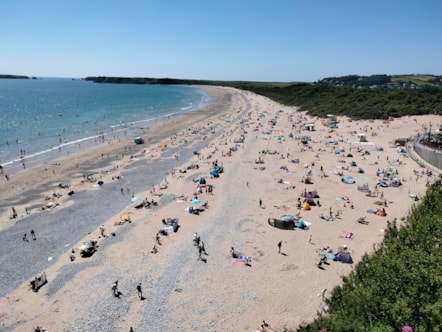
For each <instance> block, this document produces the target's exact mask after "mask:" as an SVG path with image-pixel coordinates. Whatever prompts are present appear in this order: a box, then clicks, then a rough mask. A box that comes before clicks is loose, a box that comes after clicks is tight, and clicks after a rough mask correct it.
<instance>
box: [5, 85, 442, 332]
mask: <svg viewBox="0 0 442 332" xmlns="http://www.w3.org/2000/svg"><path fill="white" fill-rule="evenodd" d="M214 89H215V90H214V91H215V92H216V91H218V92H219V94H218V96H219V99H218V103H217V104H216V105H213V106H212V108H211V110H206V111H201V112H200V113H199V114H193V113H191V114H189V115H188V116H186V117H185V118H182V119H181V118H180V119H174V120H173V121H170V122H168V123H164V124H159V125H158V126H157V127H155V131H156V133H157V134H156V135H155V136H154V137H152V140H151V141H150V142H146V144H144V146H143V147H139V149H135V148H134V146H133V145H131V149H130V150H127V148H128V145H127V144H126V145H125V144H124V143H123V142H121V144H116V142H114V143H111V144H109V145H105V147H107V148H108V151H109V156H107V153H106V152H105V153H104V154H105V158H100V154H101V151H100V149H99V147H97V148H96V149H94V150H90V151H88V153H87V156H86V155H85V156H84V158H85V159H81V160H80V157H79V156H76V158H77V159H76V158H74V157H73V156H71V159H70V160H65V161H63V162H62V163H61V165H57V166H54V168H55V170H56V172H55V175H54V174H52V175H51V169H48V171H46V172H45V171H44V170H43V167H42V169H41V170H40V172H37V171H36V170H29V171H30V173H28V174H33V175H28V176H27V177H25V176H21V175H20V174H17V176H16V177H14V178H15V179H14V178H12V179H11V181H16V182H15V185H16V186H17V188H8V189H9V190H8V191H7V193H6V192H5V191H4V190H2V191H1V194H0V195H2V197H1V198H6V196H5V195H6V194H7V195H8V196H7V197H9V198H8V199H7V201H8V202H9V203H11V202H12V201H11V199H12V198H13V197H20V195H26V196H28V197H26V198H25V197H23V204H28V202H29V197H30V198H32V199H34V201H35V202H39V199H41V197H40V195H41V194H44V193H50V192H51V191H52V190H53V188H55V187H56V186H57V183H58V181H59V180H60V182H64V181H61V180H66V179H70V180H71V181H70V182H69V183H71V184H72V187H71V189H73V190H74V191H75V194H74V195H73V196H72V197H67V195H66V191H64V190H60V192H61V193H62V194H63V196H62V197H61V198H60V199H58V200H56V201H57V202H59V203H60V206H59V207H57V208H55V209H49V210H46V211H41V212H35V213H31V214H30V215H23V210H22V209H23V207H24V206H25V205H23V204H22V205H17V206H22V209H19V210H21V211H20V213H19V214H20V216H19V219H18V222H16V223H15V225H9V226H8V227H9V228H8V227H6V228H7V229H6V228H5V229H4V230H3V231H2V232H1V233H0V237H2V241H0V243H2V244H3V245H5V246H7V247H8V248H11V247H14V248H17V250H16V252H13V253H11V255H10V256H11V257H7V256H9V255H5V256H4V257H2V261H1V262H0V263H1V264H2V266H4V267H5V270H6V272H3V271H2V272H0V276H1V277H2V278H0V279H1V280H2V282H3V283H5V285H4V287H0V289H2V294H1V298H0V308H2V309H1V310H0V313H2V315H3V316H2V318H0V326H2V327H3V328H4V329H5V331H19V330H23V329H30V328H32V327H33V326H36V325H40V326H41V325H43V326H44V327H45V328H47V329H48V330H63V329H68V330H70V331H83V330H85V329H95V330H97V329H101V330H109V331H118V330H129V327H130V326H133V327H134V328H135V330H140V331H144V330H149V331H165V330H169V331H176V330H186V331H217V330H228V331H255V330H256V329H257V328H258V326H259V324H260V322H262V319H265V320H268V321H270V322H271V324H272V327H273V328H274V329H275V330H276V329H282V328H283V327H295V326H298V325H299V324H301V323H302V321H304V320H307V321H308V320H310V319H312V318H313V317H314V315H315V314H316V312H317V311H318V310H320V308H321V303H322V302H321V298H320V297H318V296H317V294H318V292H320V291H321V289H323V288H327V289H329V291H330V290H331V289H332V288H333V286H335V285H337V284H340V283H341V278H342V277H343V276H345V275H347V274H348V273H350V272H351V270H352V268H353V266H354V265H351V264H341V263H337V262H330V264H329V265H325V268H324V269H318V267H317V266H316V263H317V260H318V251H317V250H319V248H320V247H324V246H330V248H333V249H336V248H338V247H342V246H343V245H344V244H345V245H346V246H347V245H348V250H349V252H350V253H351V255H352V257H353V260H354V261H355V263H357V262H358V261H359V260H360V258H361V257H362V256H363V255H364V254H365V253H369V252H371V251H372V250H373V245H375V244H376V243H378V242H380V241H382V233H381V232H380V229H383V228H384V227H385V225H386V222H387V220H392V218H395V219H397V220H398V222H399V223H401V222H402V220H403V218H406V216H407V213H408V212H409V209H410V208H411V207H412V206H413V204H415V203H414V202H413V201H412V200H411V199H410V198H409V197H408V196H409V194H410V193H414V194H418V195H422V194H423V193H424V192H425V188H426V187H425V181H426V180H427V178H426V177H425V176H424V175H422V176H421V175H420V174H419V176H416V173H415V171H416V169H415V168H417V167H418V166H417V164H415V162H413V161H412V160H411V158H408V157H407V156H406V155H403V154H399V153H397V152H396V147H394V145H393V146H392V145H391V144H390V142H391V141H392V138H393V137H396V136H403V135H404V136H410V135H411V134H416V133H418V132H419V130H420V125H421V124H422V123H424V122H427V121H440V119H441V117H437V116H436V117H435V116H423V117H417V120H418V121H417V122H416V123H414V122H413V121H409V119H408V118H401V119H395V121H394V122H392V123H391V124H389V125H385V124H383V123H382V122H381V121H374V122H372V123H369V122H366V121H350V120H348V119H345V118H342V119H341V123H340V128H339V129H337V130H334V131H329V129H327V128H325V127H322V126H321V119H315V118H313V119H308V120H309V121H310V122H312V123H315V124H316V125H317V130H316V131H315V132H307V131H304V130H303V129H302V123H303V118H304V117H307V118H309V117H308V116H306V114H305V113H299V112H297V111H296V108H290V107H284V106H281V105H279V104H276V103H274V102H272V101H270V100H268V99H267V98H264V97H262V96H258V95H254V94H252V93H250V92H244V91H239V90H233V89H229V88H214ZM280 110H282V111H280ZM270 120H275V122H276V124H271V122H273V121H270ZM292 125H293V127H292ZM364 125H367V126H368V127H372V129H370V130H371V131H372V132H373V133H376V135H374V136H372V137H373V140H374V141H375V142H378V143H379V144H380V145H382V146H383V147H384V151H378V150H377V149H376V148H375V147H366V148H365V149H366V150H369V152H370V154H368V155H367V154H365V153H363V152H364V151H359V149H358V145H352V144H349V143H350V142H353V141H354V140H355V136H354V132H357V131H358V130H359V128H362V127H364ZM172 127H173V128H172ZM177 128H180V129H179V130H178V129H177ZM187 128H191V130H187ZM175 129H176V130H175ZM189 131H190V133H189ZM192 132H196V133H198V134H192ZM289 133H295V137H294V138H290V137H289ZM299 135H309V136H311V141H310V143H309V144H310V146H311V147H309V148H306V147H304V145H303V144H301V141H300V139H299V138H298V136H299ZM328 136H332V137H333V138H334V139H335V140H336V141H337V142H339V143H338V145H337V147H340V146H342V147H343V149H344V150H345V154H341V155H337V154H335V152H334V151H335V149H336V146H334V145H330V144H328V143H327V141H328ZM367 136H368V135H367ZM165 137H168V138H169V140H168V141H167V143H168V144H167V147H166V148H163V149H160V148H159V147H158V145H159V143H161V142H163V141H164V140H165ZM240 137H244V140H243V142H242V143H235V141H237V140H238V139H239V138H240ZM280 138H281V139H280ZM126 143H128V142H126ZM129 143H130V142H129ZM232 146H236V147H237V149H236V150H235V151H234V152H229V151H230V150H231V149H230V148H231V147H232ZM125 147H126V149H125ZM143 148H144V149H143ZM144 150H146V151H144ZM147 150H149V151H147ZM263 150H274V151H276V153H275V154H263V153H262V151H263ZM195 152H197V154H196V153H195ZM350 152H351V153H352V154H353V157H346V155H347V154H348V153H350ZM121 154H123V155H124V156H121V157H120V155H121ZM116 156H117V157H118V159H117V158H116ZM349 158H351V159H349ZM389 158H391V159H389ZM294 159H299V161H298V162H297V163H294V162H292V160H294ZM257 160H261V161H262V163H257ZM342 160H343V161H344V163H343V162H341V161H342ZM350 161H355V162H356V163H357V165H358V166H359V167H363V168H364V169H365V173H362V174H361V173H358V172H357V167H356V168H352V167H349V166H350V165H349V164H350ZM213 162H217V163H220V164H221V165H222V166H223V167H224V173H222V174H220V177H219V178H211V177H210V175H209V172H210V170H211V168H212V166H213ZM76 163H78V164H79V167H78V168H77V167H75V164H76ZM67 164H70V165H67ZM196 164H198V165H199V167H198V168H188V167H190V166H191V165H196ZM392 165H394V167H396V168H397V169H398V170H399V176H400V178H401V180H402V181H403V186H401V187H398V188H393V187H388V188H381V189H379V190H378V189H377V190H376V194H377V196H376V197H372V198H367V196H366V195H365V193H363V192H361V191H359V190H358V189H357V187H358V186H361V185H363V184H365V183H367V185H368V186H370V188H371V189H372V190H374V187H375V183H376V181H377V179H378V176H377V174H376V172H377V169H379V168H380V169H384V168H386V167H390V166H392ZM58 166H60V167H58ZM284 167H285V168H284ZM338 167H339V169H340V170H342V171H343V172H345V173H347V174H348V175H352V176H353V177H354V178H355V179H356V182H357V183H356V184H353V185H350V184H344V183H343V182H342V181H341V180H340V177H339V176H336V175H335V174H334V173H332V170H334V169H338ZM341 167H342V168H341ZM104 168H109V169H111V170H112V171H110V172H106V173H100V172H99V171H100V170H102V169H104ZM180 169H183V170H186V172H185V173H184V172H183V173H182V172H180V171H179V170H180ZM85 170H94V171H97V172H98V173H96V177H97V179H101V180H103V182H104V184H103V186H102V187H100V186H97V185H95V184H94V183H89V182H83V183H80V180H81V179H82V172H84V171H85ZM308 171H311V173H312V175H311V177H312V180H313V184H306V183H304V182H302V181H303V179H304V178H305V176H306V174H305V173H306V172H308ZM45 173H49V174H46V175H45ZM43 175H45V176H43ZM117 175H119V176H121V179H118V180H115V179H112V177H114V178H115V176H117ZM435 175H436V174H435ZM29 177H32V179H29ZM39 177H43V178H39ZM200 177H205V178H206V179H207V181H208V183H209V184H212V185H213V186H214V192H213V194H210V193H205V192H204V191H203V192H202V193H201V194H198V195H197V196H198V197H200V198H201V200H202V201H206V200H207V201H208V205H209V208H208V209H206V210H205V211H203V212H202V213H201V214H200V215H193V214H189V212H188V211H187V208H188V207H189V206H191V203H190V201H191V200H192V199H193V197H194V195H195V191H196V190H197V187H196V185H197V184H196V183H195V182H194V180H195V179H198V178H200ZM31 180H32V181H35V183H31ZM280 180H282V181H280ZM3 184H4V183H3ZM3 184H2V185H3ZM160 185H161V186H162V187H163V188H164V189H161V186H160ZM120 189H122V191H121V192H120ZM57 190H58V189H57ZM305 190H317V191H318V193H319V196H320V197H319V199H317V200H320V201H321V205H320V206H319V205H318V204H317V205H315V206H312V207H311V210H303V209H301V210H299V209H298V208H297V206H296V205H297V203H296V201H297V197H298V196H299V195H300V194H302V193H303V192H304V191H305ZM123 192H124V193H123ZM160 194H161V195H160ZM381 195H382V196H381ZM132 196H137V197H140V199H141V200H142V199H145V198H146V199H147V200H151V199H153V200H155V201H158V202H159V205H158V207H154V208H152V209H141V210H137V209H134V205H135V203H134V202H132V201H131V198H133V197H132ZM177 197H180V199H177ZM181 197H187V200H185V199H183V198H181ZM381 198H382V200H385V201H386V202H388V207H387V208H386V209H387V212H388V216H387V217H378V216H375V215H374V214H371V213H368V212H367V209H374V208H375V207H376V200H381ZM2 201H4V199H2ZM261 201H262V205H261V204H258V202H261ZM353 205H354V207H353ZM329 211H333V214H334V215H335V214H336V213H339V216H340V217H339V218H338V217H336V219H335V220H334V221H331V222H325V221H324V220H321V219H320V218H319V216H320V215H321V214H325V215H327V214H328V213H329ZM297 213H300V215H301V217H302V219H303V220H305V221H307V222H309V223H310V224H311V226H310V228H309V229H308V230H300V229H297V230H294V231H287V230H281V229H276V228H273V227H271V226H269V225H268V223H267V219H268V218H270V217H276V218H279V217H280V216H281V215H283V214H291V215H296V214H297ZM121 214H127V215H130V217H131V220H132V222H131V223H125V224H124V225H115V222H116V221H117V220H119V218H120V215H121ZM363 215H365V216H366V217H367V220H368V221H369V224H367V225H362V224H359V223H356V222H355V220H356V219H357V218H359V217H361V216H363ZM1 216H2V219H1V220H2V222H4V219H3V217H4V216H5V214H2V215H1ZM165 217H177V218H179V222H180V227H179V230H178V232H176V233H172V234H169V235H168V236H164V237H163V236H162V237H161V245H158V244H157V246H158V250H159V252H158V253H157V254H152V253H151V252H150V250H151V248H152V246H153V245H154V244H155V235H156V233H157V232H158V230H159V229H161V228H162V227H163V225H162V222H161V219H162V218H165ZM101 224H103V225H105V228H106V234H107V236H106V237H105V238H102V237H100V232H99V229H98V227H99V226H100V225H101ZM37 226H38V227H39V228H38V229H37V228H36V233H37V240H36V241H31V242H30V243H24V242H23V241H22V240H21V234H22V232H23V231H26V230H29V229H30V228H31V227H37ZM343 231H349V232H352V233H353V234H354V235H355V236H354V238H353V239H346V238H343V237H342V235H341V234H342V232H343ZM194 232H198V234H200V236H201V239H202V240H203V241H204V243H205V247H206V249H207V253H208V255H205V256H203V258H204V259H205V261H203V260H199V259H197V258H198V250H197V249H196V248H195V246H193V244H192V237H193V233H194ZM112 233H115V236H113V235H111V234H112ZM91 238H96V239H97V240H98V241H99V247H98V251H97V252H96V253H95V254H94V255H93V256H92V257H90V258H81V257H79V256H78V255H77V253H75V255H76V256H78V257H77V258H76V260H75V261H74V262H71V261H70V260H69V255H70V251H71V248H78V245H79V244H81V242H82V241H86V240H89V239H91ZM279 242H281V243H282V249H281V252H282V254H280V253H278V247H277V244H278V243H279ZM231 247H234V248H235V250H236V251H237V252H238V253H239V254H241V255H244V256H248V257H251V258H252V260H251V264H250V266H245V265H244V262H241V261H237V260H233V259H232V257H231V256H230V248H231ZM49 255H50V256H49ZM48 256H49V257H48ZM50 257H52V258H51V260H50V261H48V258H50ZM13 267H15V270H14V269H13ZM43 270H44V271H45V272H46V273H47V275H48V280H49V283H48V284H47V285H45V286H43V287H42V289H41V290H40V291H39V292H38V293H33V292H32V291H30V290H29V289H28V283H27V282H26V281H25V279H27V278H28V277H26V276H32V275H33V274H34V273H38V272H41V271H43ZM116 279H118V280H119V281H120V283H119V285H120V286H119V288H120V290H121V292H122V293H123V295H122V297H121V298H120V299H115V298H114V297H113V296H112V294H111V292H110V291H109V289H110V286H111V284H112V282H113V281H115V280H116ZM139 282H141V283H142V285H143V290H144V291H145V297H146V301H141V302H140V300H139V298H137V296H136V292H135V291H134V289H135V286H136V285H137V284H138V283H139ZM3 289H6V290H7V291H6V292H5V291H4V290H3ZM86 299H87V301H85V300H86ZM35 308H39V309H38V310H36V309H35ZM251 308H253V309H251ZM152 321H155V324H154V325H152Z"/></svg>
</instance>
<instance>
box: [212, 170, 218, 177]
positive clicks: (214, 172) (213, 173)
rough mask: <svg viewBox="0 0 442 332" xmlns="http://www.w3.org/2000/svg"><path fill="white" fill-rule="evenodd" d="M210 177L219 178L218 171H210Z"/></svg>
mask: <svg viewBox="0 0 442 332" xmlns="http://www.w3.org/2000/svg"><path fill="white" fill-rule="evenodd" d="M210 175H211V176H214V177H218V176H219V175H218V172H217V171H216V169H212V170H211V171H210Z"/></svg>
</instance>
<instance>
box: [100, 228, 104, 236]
mask: <svg viewBox="0 0 442 332" xmlns="http://www.w3.org/2000/svg"><path fill="white" fill-rule="evenodd" d="M100 233H101V236H102V237H104V225H101V226H100Z"/></svg>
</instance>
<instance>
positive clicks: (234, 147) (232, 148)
mask: <svg viewBox="0 0 442 332" xmlns="http://www.w3.org/2000/svg"><path fill="white" fill-rule="evenodd" d="M237 150H238V148H237V147H236V146H232V147H231V148H230V151H237Z"/></svg>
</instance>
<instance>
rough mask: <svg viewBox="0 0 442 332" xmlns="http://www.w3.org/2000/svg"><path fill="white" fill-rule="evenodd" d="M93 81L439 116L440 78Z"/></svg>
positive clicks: (364, 114)
mask: <svg viewBox="0 0 442 332" xmlns="http://www.w3.org/2000/svg"><path fill="white" fill-rule="evenodd" d="M86 80H91V81H94V82H97V83H126V84H127V83H131V84H186V85H217V86H229V87H234V88H238V89H242V90H248V91H252V92H254V93H257V94H259V95H263V96H266V97H268V98H270V99H272V100H274V101H276V102H279V103H281V104H283V105H287V106H298V107H299V108H300V110H301V111H306V112H307V113H308V114H309V115H311V116H317V117H326V116H327V114H335V115H345V116H348V117H350V118H352V119H354V120H357V119H362V120H367V119H388V118H389V117H390V116H393V117H401V116H412V115H423V114H438V115H441V114H442V83H441V82H442V77H441V76H432V75H420V76H418V75H403V76H387V75H372V76H358V75H349V76H343V77H331V78H325V79H323V80H320V81H318V82H315V83H280V82H279V83H278V82H246V81H203V80H181V79H171V78H124V77H88V78H86Z"/></svg>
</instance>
